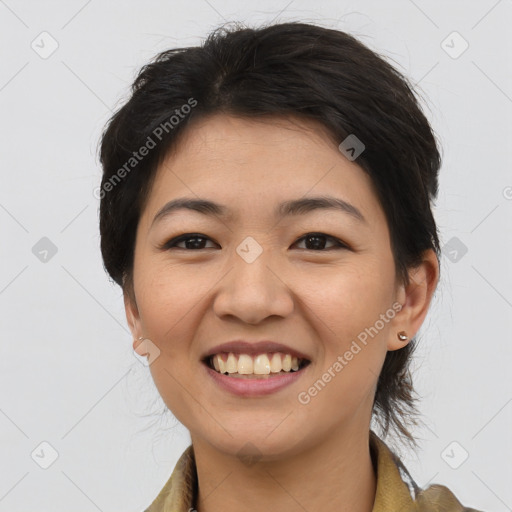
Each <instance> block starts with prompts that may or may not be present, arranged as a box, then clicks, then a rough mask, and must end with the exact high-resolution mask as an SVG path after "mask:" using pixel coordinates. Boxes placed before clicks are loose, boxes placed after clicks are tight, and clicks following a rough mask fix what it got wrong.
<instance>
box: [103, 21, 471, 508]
mask: <svg viewBox="0 0 512 512" xmlns="http://www.w3.org/2000/svg"><path fill="white" fill-rule="evenodd" d="M101 162H102V165H103V170H104V175H103V179H102V184H101V191H100V197H101V206H100V228H101V249H102V255H103V259H104V263H105V267H106V270H107V271H108V273H109V274H110V276H111V277H112V279H113V280H114V281H115V282H116V283H117V284H119V285H120V286H121V287H122V289H123V293H124V301H125V308H126V315H127V320H128V323H129V326H130V329H131V331H132V334H133V337H134V342H133V348H134V349H135V350H136V352H137V353H138V354H139V355H142V356H146V357H148V362H149V368H150V371H151V374H152V377H153V379H154V381H155V384H156V386H157V388H158V391H159V393H160V394H161V396H162V398H163V400H164V401H165V403H166V405H167V406H168V408H169V409H170V410H171V411H172V413H173V414H174V416H176V418H177V419H178V420H179V421H180V422H182V423H183V425H185V426H186V427H187V429H188V430H189V431H190V436H191V441H192V444H191V446H189V448H188V449H187V450H186V451H185V452H184V453H183V455H182V456H181V458H180V460H179V461H178V463H177V465H176V467H175V469H174V472H173V473H172V475H171V477H170V479H169V481H168V482H167V483H166V485H165V487H164V489H162V491H161V492H160V494H159V495H158V497H157V498H156V499H155V500H154V501H153V503H152V504H151V505H150V506H149V508H148V509H147V511H151V512H157V511H159V512H163V511H165V512H171V511H172V512H185V511H190V510H198V511H199V512H215V511H220V510H222V511H224V512H226V511H228V512H229V511H234V510H237V511H238V510H240V508H241V507H242V509H243V510H245V511H253V510H254V511H256V510H257V511H261V510H282V511H287V510H289V511H292V510H293V511H294V510H307V511H314V510H322V511H325V512H329V511H339V510H350V511H352V512H370V511H374V512H384V511H386V512H387V511H390V512H391V511H393V512H397V511H413V510H414V511H430V510H432V511H433V510H443V511H450V512H451V511H463V510H466V511H468V510H473V509H469V508H464V507H463V506H462V505H461V504H460V502H459V501H458V499H457V498H456V497H455V495H454V494H453V493H452V492H450V491H449V490H448V489H447V488H446V487H444V486H441V485H432V486H430V487H429V488H428V489H426V490H421V489H419V488H418V487H417V485H416V484H415V483H414V482H413V481H412V479H411V478H410V475H409V474H408V473H407V470H406V469H405V467H404V466H403V465H402V464H401V462H400V461H399V459H398V458H397V457H396V456H395V455H394V454H393V453H392V452H391V450H390V449H389V448H388V447H387V446H386V444H385V443H384V442H383V441H382V440H381V439H380V438H379V437H378V436H377V435H376V434H375V432H374V431H373V430H371V429H370V422H371V420H372V418H374V419H376V420H377V421H379V422H380V424H381V426H382V427H383V435H385V434H387V432H388V430H389V429H390V428H393V429H394V430H396V431H397V432H398V433H399V434H400V435H401V436H402V437H403V438H404V439H405V440H409V441H411V442H414V439H413V437H412V434H411V433H410V432H409V431H408V429H407V423H408V419H410V417H411V414H412V413H413V412H414V411H415V404H414V397H413V388H412V383H411V380H410V375H409V371H408V365H409V361H410V357H411V354H412V350H413V347H414V336H415V335H416V333H417V332H418V330H419V328H420V326H421V324H422V322H423V320H424V319H425V316H426V314H427V312H428V308H429V305H430V303H431V299H432V297H433V294H434V291H435V289H436V285H437V283H438V280H439V253H440V249H439V240H438V234H437V227H436V224H435V221H434V218H433V215H432V211H431V203H432V201H433V199H434V198H435V197H436V194H437V188H438V170H439V167H440V155H439V152H438V148H437V144H436V141H435V137H434V135H433V133H432V129H431V127H430V126H429V123H428V122H427V120H426V118H425V116H424V115H423V113H422V112H421V110H420V108H419V106H418V102H417V100H416V98H415V96H414V94H413V92H412V90H411V88H410V87H409V85H408V83H407V81H406V79H405V78H404V77H403V76H401V75H400V74H399V73H398V72H397V71H396V70H395V69H394V68H393V67H391V66H390V65H389V64H388V63H387V62H386V61H384V60H383V59H382V58H381V57H379V56H378V55H376V54H375V53H374V52H372V51H371V50H369V49H368V48H366V47H365V46H364V45H362V44H361V43H360V42H358V41H357V40H356V39H354V38H353V37H351V36H350V35H348V34H345V33H343V32H340V31H336V30H331V29H326V28H321V27H318V26H313V25H309V24H303V23H284V24H276V25H272V26H268V27H264V28H260V29H257V30H253V29H248V28H242V27H235V28H233V29H231V30H227V29H220V30H217V31H215V32H214V33H212V34H211V35H210V36H209V38H208V39H207V40H206V42H205V43H204V44H203V45H202V46H201V47H194V48H181V49H175V50H169V51H167V52H164V53H162V54H160V55H159V56H158V57H157V58H156V59H155V60H154V61H153V62H152V63H150V64H148V65H146V66H145V67H144V68H143V69H142V70H141V72H140V74H139V75H138V77H137V79H136V80H135V83H134V85H133V90H132V96H131V98H130V99H129V101H128V102H127V103H126V104H125V105H124V106H123V107H122V108H120V109H119V110H118V111H117V112H116V114H115V115H114V116H113V117H112V119H111V120H110V122H109V124H108V127H107V129H106V131H105V133H104V134H103V138H102V141H101Z"/></svg>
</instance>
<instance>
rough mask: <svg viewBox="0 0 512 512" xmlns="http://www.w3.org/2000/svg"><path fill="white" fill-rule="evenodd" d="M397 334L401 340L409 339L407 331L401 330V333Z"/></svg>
mask: <svg viewBox="0 0 512 512" xmlns="http://www.w3.org/2000/svg"><path fill="white" fill-rule="evenodd" d="M397 336H398V339H399V340H400V341H407V340H408V339H409V337H408V336H407V333H406V332H405V331H400V332H399V333H397Z"/></svg>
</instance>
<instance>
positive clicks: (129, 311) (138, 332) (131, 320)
mask: <svg viewBox="0 0 512 512" xmlns="http://www.w3.org/2000/svg"><path fill="white" fill-rule="evenodd" d="M123 297H124V310H125V313H126V320H127V322H128V326H129V327H130V331H131V333H132V337H133V350H135V352H137V354H139V356H143V357H144V356H146V355H147V350H146V343H144V340H139V338H140V337H142V327H141V321H140V315H139V308H138V307H137V301H136V300H135V294H134V293H133V292H132V293H130V292H129V291H128V290H123Z"/></svg>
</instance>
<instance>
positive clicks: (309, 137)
mask: <svg viewBox="0 0 512 512" xmlns="http://www.w3.org/2000/svg"><path fill="white" fill-rule="evenodd" d="M326 194H330V195H333V194H334V195H337V196H338V197H340V198H341V199H345V200H347V201H349V202H350V203H352V204H354V205H355V206H356V207H357V208H358V209H360V210H361V211H362V212H363V214H364V216H365V217H367V218H370V219H371V218H372V216H375V215H383V213H382V211H381V209H380V204H379V203H378V200H377V197H376V194H375V193H374V190H373V186H372V183H371V179H370V177H369V176H368V175H367V173H366V172H365V171H364V170H363V169H362V168H361V167H360V166H358V165H357V164H356V163H355V162H351V161H349V160H348V159H347V158H345V156H343V154H342V153H341V152H340V151H339V149H338V143H337V141H336V140H335V139H334V137H333V136H332V135H331V134H330V132H329V131H328V130H327V129H326V128H325V127H324V126H323V125H322V124H321V123H319V122H316V121H314V120H305V119H302V118H296V117H292V118H283V117H273V116H265V117H261V118H257V119H255V118H246V117H235V116H231V115H226V114H215V115H211V116H208V117H204V118H200V119H196V120H193V121H192V123H191V124H190V125H189V126H188V127H187V129H186V131H185V132H183V133H182V134H181V136H180V139H179V140H178V143H177V144H176V145H175V147H174V148H173V149H172V150H171V151H170V152H169V153H168V154H167V155H166V157H165V158H164V160H163V161H162V163H161V165H160V166H159V168H158V170H157V175H156V177H155V182H154V185H153V188H152V191H151V194H150V197H149V201H148V208H147V210H148V211H149V213H150V214H153V215H154V214H155V213H156V211H157V209H158V208H161V206H162V205H163V204H165V203H166V202H167V201H169V200H171V199H173V198H177V197H179V196H185V195H186V196H189V197H190V196H191V195H192V196H197V197H201V198H208V199H213V200H215V201H216V202H219V203H223V204H227V205H230V206H231V207H232V210H233V211H235V210H239V209H246V210H248V211H254V208H255V207H256V206H257V205H260V206H262V207H267V209H268V211H270V210H274V206H275V204H277V203H281V202H283V201H286V200H290V199H297V198H300V197H305V196H308V195H309V196H312V195H314V196H318V195H326Z"/></svg>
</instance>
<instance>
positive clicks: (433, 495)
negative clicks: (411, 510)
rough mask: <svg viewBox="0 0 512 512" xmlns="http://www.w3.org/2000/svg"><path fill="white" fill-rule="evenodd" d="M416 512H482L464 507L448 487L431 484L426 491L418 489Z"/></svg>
mask: <svg viewBox="0 0 512 512" xmlns="http://www.w3.org/2000/svg"><path fill="white" fill-rule="evenodd" d="M416 503H417V504H418V512H430V511H436V512H482V511H479V510H476V509H474V508H469V507H465V506H464V505H462V503H461V502H460V501H459V500H458V499H457V497H456V496H455V494H453V492H452V491H450V489H448V487H445V486H444V485H439V484H433V485H431V486H429V487H428V488H427V489H420V490H419V491H418V492H417V494H416Z"/></svg>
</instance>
